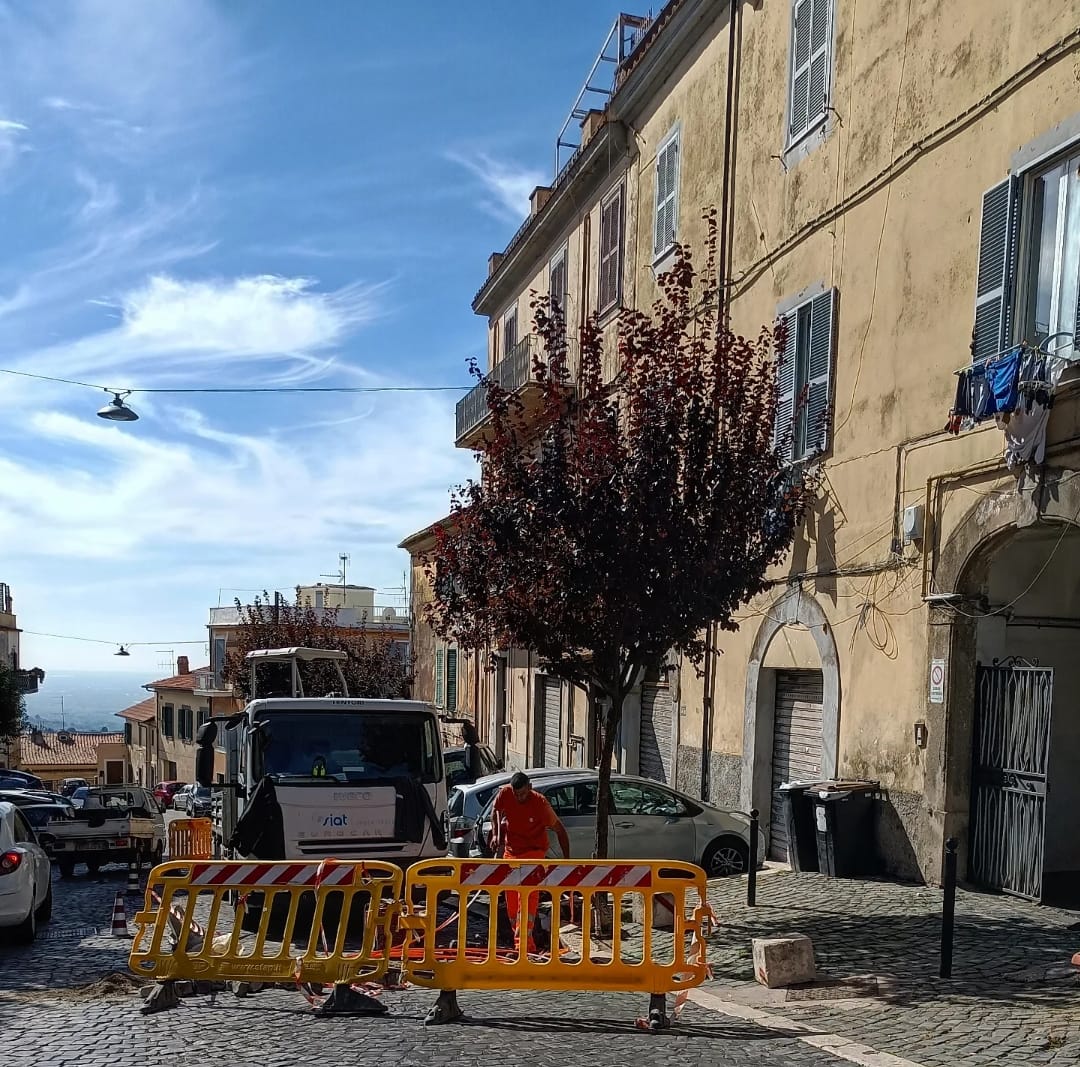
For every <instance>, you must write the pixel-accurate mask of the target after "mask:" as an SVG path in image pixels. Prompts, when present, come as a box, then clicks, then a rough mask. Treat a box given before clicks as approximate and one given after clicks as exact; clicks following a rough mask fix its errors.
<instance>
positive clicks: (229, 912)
mask: <svg viewBox="0 0 1080 1067" xmlns="http://www.w3.org/2000/svg"><path fill="white" fill-rule="evenodd" d="M401 888H402V873H401V870H400V869H399V868H398V867H395V866H393V865H392V864H389V863H380V862H363V863H360V862H357V863H353V862H340V861H337V860H323V861H321V862H319V861H310V862H304V861H296V862H290V861H288V860H285V861H280V862H274V863H260V862H254V861H253V862H247V861H244V862H224V861H222V862H217V861H211V862H190V861H187V862H185V861H180V862H177V861H172V862H169V863H163V864H161V865H160V866H158V867H155V868H154V869H153V871H152V872H151V873H150V877H149V879H148V882H147V889H146V898H145V901H144V906H143V909H142V910H141V911H140V912H139V913H138V914H137V915H136V916H135V927H136V933H135V938H134V941H133V942H132V946H131V955H130V957H129V960H128V965H129V967H130V968H131V970H132V971H134V972H135V973H136V974H138V975H142V976H144V977H150V978H154V979H156V980H158V981H165V980H170V979H191V980H198V981H207V982H209V981H253V982H262V983H273V982H292V981H294V982H296V983H297V984H300V983H312V984H335V985H339V984H340V985H349V984H352V983H356V982H368V981H377V980H379V979H381V978H382V977H383V976H384V975H385V974H386V971H387V968H388V962H389V960H388V953H387V951H386V946H389V944H390V941H391V933H392V930H393V928H394V924H395V922H396V919H397V916H398V913H399V911H400V899H401Z"/></svg>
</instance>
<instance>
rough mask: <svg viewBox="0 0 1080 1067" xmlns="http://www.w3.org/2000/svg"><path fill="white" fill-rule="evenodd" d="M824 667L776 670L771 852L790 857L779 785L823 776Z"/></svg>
mask: <svg viewBox="0 0 1080 1067" xmlns="http://www.w3.org/2000/svg"><path fill="white" fill-rule="evenodd" d="M823 699H824V678H823V676H822V673H821V671H777V672H776V704H775V712H774V715H773V753H772V809H771V811H770V817H769V856H770V858H771V859H774V860H786V859H787V858H788V839H787V827H786V826H785V824H784V806H783V802H782V800H781V797H780V791H779V790H780V786H782V785H783V784H784V783H785V782H805V781H814V780H816V779H818V778H820V777H821V736H822V718H823V716H822V700H823Z"/></svg>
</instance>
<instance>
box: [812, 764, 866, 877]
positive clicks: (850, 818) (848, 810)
mask: <svg viewBox="0 0 1080 1067" xmlns="http://www.w3.org/2000/svg"><path fill="white" fill-rule="evenodd" d="M807 795H808V797H809V799H810V802H811V804H812V806H813V812H814V816H813V818H814V831H815V836H816V839H817V859H818V868H817V869H818V870H820V871H821V873H822V874H825V875H828V876H829V877H830V878H863V877H868V876H872V875H875V874H878V873H879V872H880V861H879V858H878V848H877V840H876V834H875V832H874V820H875V815H876V808H877V803H878V800H879V798H880V796H881V784H880V783H879V782H867V781H829V782H818V783H817V784H815V785H813V786H810V787H809V789H808V791H807Z"/></svg>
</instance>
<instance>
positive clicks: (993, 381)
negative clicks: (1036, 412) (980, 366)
mask: <svg viewBox="0 0 1080 1067" xmlns="http://www.w3.org/2000/svg"><path fill="white" fill-rule="evenodd" d="M1023 351H1024V350H1023V348H1014V349H1013V350H1012V351H1011V352H1010V353H1009V354H1008V355H1005V356H1002V357H1001V358H1000V359H997V360H994V362H993V363H990V364H988V365H987V368H986V378H987V381H988V382H989V383H990V393H991V395H992V397H993V399H992V401H991V407H992V411H990V412H988V414H993V415H1007V414H1011V413H1012V412H1014V411H1015V410H1016V408H1017V405H1018V404H1019V403H1020V357H1021V356H1022V355H1023Z"/></svg>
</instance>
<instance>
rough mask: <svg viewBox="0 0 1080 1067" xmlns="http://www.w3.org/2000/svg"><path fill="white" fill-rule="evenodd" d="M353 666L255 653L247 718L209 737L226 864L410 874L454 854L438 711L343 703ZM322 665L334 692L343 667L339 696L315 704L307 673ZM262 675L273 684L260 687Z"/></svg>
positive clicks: (203, 740) (204, 746) (208, 728)
mask: <svg viewBox="0 0 1080 1067" xmlns="http://www.w3.org/2000/svg"><path fill="white" fill-rule="evenodd" d="M345 658H346V653H344V652H336V651H332V650H325V649H303V648H290V649H276V650H265V651H259V652H252V653H249V655H248V662H249V665H250V666H251V671H252V684H251V692H252V694H253V699H252V700H251V701H250V702H249V703H248V704H247V706H246V707H245V708H244V710H243V711H242V712H240V713H238V714H237V715H234V716H230V717H229V718H227V719H214V720H211V721H210V722H209V723H207V724H206V725H205V726H204V727H202V729H201V730H200V733H199V738H198V742H199V746H200V749H199V756H198V773H197V775H196V777H197V779H198V781H199V783H200V784H205V785H210V786H211V787H212V788H215V789H217V790H220V798H221V799H220V803H215V805H214V811H215V817H214V824H215V825H214V838H215V853H216V854H217V855H218V856H222V857H224V856H231V857H234V858H252V859H262V860H272V859H298V860H300V859H305V860H306V859H325V858H330V857H332V858H336V859H353V860H357V859H380V860H387V861H391V862H396V863H400V864H402V865H403V866H404V865H408V864H409V863H412V862H413V861H414V860H417V859H421V858H424V857H429V856H437V855H441V854H443V853H444V852H445V848H446V842H445V837H444V834H443V829H442V827H443V813H444V812H445V810H446V772H445V767H444V764H443V755H442V744H441V739H440V734H439V722H438V718H437V716H436V713H435V710H434V709H433V708H432V707H431V706H430V705H428V704H425V703H422V702H421V701H415V700H390V699H387V700H378V699H362V698H354V697H350V696H348V695H343V694H347V686H346V685H345V679H344V676H343V675H342V673H341V670H340V663H341V661H342V660H344V659H345ZM313 663H315V664H319V665H320V666H321V667H322V674H321V676H322V679H323V682H322V683H321V684H322V686H323V687H324V688H325V686H326V681H325V680H326V678H327V677H332V675H330V674H328V671H327V668H328V667H329V668H333V669H336V675H337V679H336V680H335V682H334V688H335V689H339V690H340V693H338V692H334V693H333V695H323V696H309V695H306V693H307V692H310V691H312V688H313V685H312V683H311V682H310V680H309V681H307V682H306V683H305V678H304V675H305V671H304V670H303V668H304V666H305V665H310V664H313ZM271 665H273V667H274V669H270V670H267V669H266V668H270V667H271ZM260 673H262V674H263V675H264V676H265V677H266V678H267V679H268V680H269V684H265V685H261V684H259V683H260V681H261V679H260ZM311 676H312V675H311V673H309V674H308V678H309V679H310V677H311ZM286 684H287V691H286V693H285V694H284V695H282V690H283V689H284V688H285V687H286ZM268 692H269V693H272V694H274V695H265V694H266V693H268ZM215 746H218V747H223V748H224V750H225V761H226V779H227V780H226V782H225V784H224V786H222V785H214V783H213V781H212V778H213V760H214V748H215Z"/></svg>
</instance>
